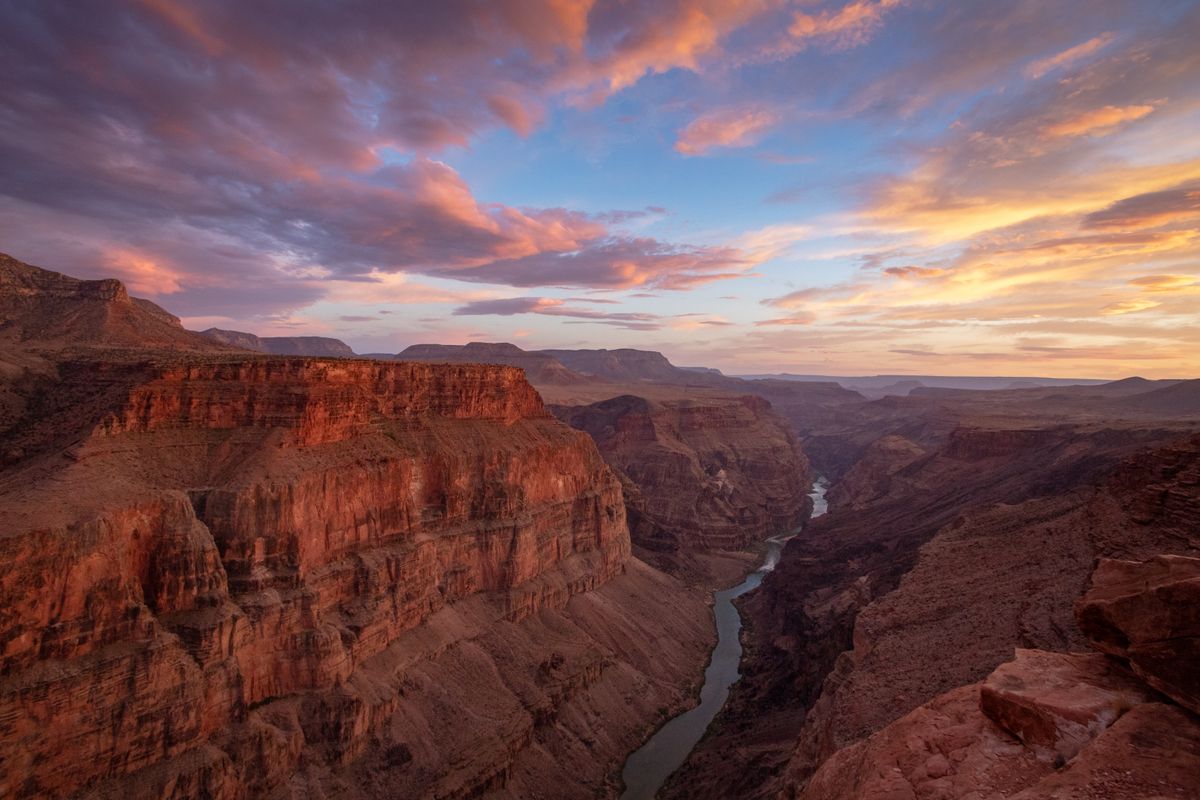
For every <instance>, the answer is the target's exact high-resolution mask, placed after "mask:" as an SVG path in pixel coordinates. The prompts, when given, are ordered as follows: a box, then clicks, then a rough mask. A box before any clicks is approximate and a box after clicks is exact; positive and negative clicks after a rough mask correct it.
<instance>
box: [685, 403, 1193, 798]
mask: <svg viewBox="0 0 1200 800" xmlns="http://www.w3.org/2000/svg"><path fill="white" fill-rule="evenodd" d="M889 400H896V399H895V398H889ZM879 402H885V401H879ZM960 413H961V412H960ZM1189 425H1190V423H1188V424H1187V425H1179V426H1173V425H1171V424H1167V423H1159V425H1156V426H1145V425H1142V424H1140V423H1138V424H1133V423H1129V424H1121V425H1111V426H1095V427H1090V426H1067V425H1062V424H1060V423H1058V422H1053V423H1051V424H1038V423H1037V422H1036V421H1035V420H1029V419H1024V418H1022V419H1015V420H1013V423H1012V424H1008V423H1005V424H1001V423H1000V422H999V421H992V422H991V423H990V424H988V425H982V424H973V425H969V426H968V425H960V426H959V427H957V428H956V429H954V430H951V431H949V432H947V433H946V434H945V435H942V436H940V440H939V437H938V436H933V435H929V434H928V433H924V434H920V435H917V436H916V438H920V439H922V442H923V443H922V444H921V445H919V446H920V447H921V449H922V450H925V451H926V454H925V455H921V456H919V457H917V458H916V459H915V460H910V459H912V456H913V452H912V450H911V448H909V447H907V446H906V447H900V448H896V447H892V446H891V445H888V446H887V447H886V451H890V452H893V453H895V455H896V457H897V458H899V459H900V460H901V461H903V462H905V465H904V466H900V467H899V468H898V469H896V470H892V469H890V468H887V469H877V468H875V467H869V466H867V465H864V468H863V469H862V470H859V469H858V468H857V467H855V468H852V469H851V470H849V471H847V472H846V473H845V474H846V475H847V477H848V478H851V480H850V482H849V483H848V485H847V486H846V487H845V490H844V491H843V492H842V493H841V494H840V496H839V495H837V494H835V493H831V496H838V500H839V503H840V505H838V504H835V505H834V506H832V508H831V512H830V513H829V514H827V515H826V516H824V517H821V518H820V519H817V520H815V521H814V522H813V524H812V525H810V526H809V527H808V529H806V531H805V534H804V535H802V536H801V537H798V538H797V539H794V540H793V541H792V542H791V543H789V545H788V548H787V550H786V552H785V555H784V558H783V559H782V561H781V563H780V564H779V566H778V568H777V569H776V570H775V572H774V573H773V574H772V575H770V576H769V577H768V578H767V579H766V580H765V581H764V583H763V587H762V590H761V591H760V592H758V593H756V594H753V595H750V596H748V597H747V598H746V600H745V602H744V608H745V611H746V614H747V622H748V629H749V631H748V632H749V635H748V637H747V642H746V644H747V656H746V659H745V661H744V665H743V678H742V680H741V682H740V683H739V684H738V685H737V686H736V687H735V689H734V692H733V694H732V696H731V700H730V703H729V705H728V706H727V707H726V711H725V712H724V713H723V715H722V716H721V717H719V718H718V720H717V721H716V723H715V724H714V727H713V728H712V729H711V730H710V734H709V736H708V737H707V738H706V740H705V741H704V742H702V743H701V745H700V746H699V747H698V748H697V750H696V751H695V753H694V754H693V756H692V758H691V759H690V761H689V763H688V764H687V765H685V767H684V769H683V770H682V771H681V772H680V773H678V774H677V776H676V777H675V778H674V779H673V780H672V782H671V784H669V785H668V791H667V795H666V796H668V797H683V796H688V797H728V796H739V797H770V796H774V794H775V793H776V792H778V791H780V790H781V789H782V788H784V787H793V788H799V787H803V786H804V785H806V782H807V781H808V779H809V778H810V777H811V775H812V774H813V772H814V770H816V769H817V768H818V767H819V766H820V765H821V764H822V763H824V762H825V761H826V760H827V759H829V758H830V757H831V756H833V754H834V753H837V752H838V751H840V750H842V749H844V748H846V747H848V746H850V745H852V744H854V743H855V742H859V741H861V740H863V739H864V738H866V737H868V736H870V735H871V734H873V733H874V732H876V731H879V730H881V729H882V728H884V727H885V726H887V725H888V724H890V723H892V722H894V721H895V720H897V719H898V718H899V717H901V716H903V715H904V714H906V713H909V712H911V711H913V710H914V709H917V708H918V707H919V706H921V705H922V704H923V703H926V702H929V701H931V700H933V699H934V698H936V697H937V696H938V695H939V694H941V693H943V692H948V691H951V690H954V689H955V688H956V687H961V686H964V685H969V684H972V683H976V682H978V681H981V680H983V679H984V678H985V677H986V676H987V675H988V674H989V673H990V672H991V671H992V670H994V669H995V668H996V667H997V666H998V665H999V664H1001V663H1003V662H1004V661H1006V660H1008V659H1011V657H1012V652H1013V648H1014V647H1021V648H1029V649H1033V648H1036V649H1042V650H1050V651H1068V650H1080V649H1083V648H1085V647H1086V645H1087V640H1086V638H1085V636H1084V634H1083V632H1081V630H1080V629H1079V627H1078V626H1077V625H1076V623H1075V620H1074V615H1073V607H1074V604H1075V601H1076V599H1077V598H1078V597H1079V596H1080V595H1081V593H1082V592H1083V591H1084V589H1085V587H1086V585H1087V583H1088V580H1089V576H1090V574H1091V570H1092V565H1093V563H1094V561H1095V559H1096V558H1097V557H1101V556H1103V557H1109V558H1113V557H1116V558H1124V559H1145V558H1149V557H1152V556H1154V555H1156V554H1158V553H1163V552H1173V553H1179V554H1186V555H1196V554H1198V553H1200V528H1197V527H1196V525H1195V519H1196V514H1197V511H1198V510H1200V492H1197V491H1196V485H1195V470H1196V469H1197V465H1198V464H1200V437H1197V436H1195V435H1191V436H1188V435H1184V434H1183V431H1186V430H1187V428H1188V426H1189ZM1160 426H1161V427H1160ZM901 427H904V428H905V429H906V430H908V431H912V432H913V433H914V434H919V432H920V431H921V429H920V428H919V427H915V426H913V425H911V424H909V423H907V422H903V421H902V426H901ZM905 438H906V439H908V437H905ZM908 441H912V439H908ZM868 449H869V448H868ZM881 452H882V451H880V450H878V449H876V450H875V451H873V453H874V454H876V455H878V454H880V453H881ZM876 455H873V454H872V452H868V453H867V458H868V459H873V458H875V457H876ZM868 463H869V462H868ZM871 475H874V476H875V479H876V481H878V482H877V483H876V482H873V481H872V480H859V478H864V479H865V478H867V477H869V476H871Z"/></svg>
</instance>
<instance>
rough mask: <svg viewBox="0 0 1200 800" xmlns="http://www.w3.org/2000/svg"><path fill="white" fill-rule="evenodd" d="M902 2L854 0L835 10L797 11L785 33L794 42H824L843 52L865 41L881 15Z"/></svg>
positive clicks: (880, 20) (899, 0)
mask: <svg viewBox="0 0 1200 800" xmlns="http://www.w3.org/2000/svg"><path fill="white" fill-rule="evenodd" d="M902 2H903V0H876V1H875V2H871V0H855V2H852V3H847V4H846V5H844V6H842V7H841V8H840V9H838V10H837V11H826V12H823V13H820V14H815V15H814V14H805V13H804V12H803V11H797V12H796V14H795V16H793V17H792V24H791V25H789V26H788V34H789V35H791V37H792V39H794V40H795V41H796V42H798V43H804V42H806V41H808V40H811V39H825V40H827V41H830V42H831V43H832V44H833V46H834V47H836V48H839V49H846V48H850V47H857V46H858V45H860V44H863V43H865V42H866V41H868V40H869V39H870V38H871V36H873V35H874V33H875V31H876V30H877V29H878V28H879V26H880V25H881V24H882V23H883V15H884V13H885V12H886V11H888V10H889V9H892V8H895V7H896V6H898V5H900V4H901V3H902Z"/></svg>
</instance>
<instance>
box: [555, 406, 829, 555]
mask: <svg viewBox="0 0 1200 800" xmlns="http://www.w3.org/2000/svg"><path fill="white" fill-rule="evenodd" d="M553 410H554V413H555V414H557V415H558V417H559V418H560V419H562V420H563V421H564V422H567V423H568V424H570V425H571V426H572V427H574V428H577V429H579V430H582V431H585V432H587V433H588V434H589V435H590V436H591V437H592V438H593V439H594V440H595V441H596V444H597V446H598V447H599V448H600V452H601V454H602V455H603V456H604V458H605V460H606V461H607V462H608V463H609V465H610V466H612V467H613V469H614V470H615V471H616V472H617V474H618V475H619V476H620V477H621V480H622V483H623V485H624V489H625V502H626V507H627V515H628V517H629V529H630V534H631V536H632V537H633V542H634V544H635V545H636V546H637V547H638V548H639V553H644V554H645V556H646V558H648V559H654V560H656V563H664V564H669V563H671V562H672V561H673V560H674V561H676V562H677V561H678V558H679V557H681V556H683V557H686V556H687V555H688V554H694V553H703V552H707V551H711V550H739V549H742V548H745V547H748V546H750V545H751V544H753V543H755V542H759V541H761V540H763V539H765V538H767V537H768V536H771V535H773V534H776V533H780V532H782V531H788V530H791V529H793V528H795V526H796V525H797V524H799V523H800V522H801V521H802V520H803V519H805V518H806V516H807V514H808V513H809V511H810V508H809V505H808V504H809V501H808V498H807V496H806V495H807V491H808V488H809V486H810V485H811V483H812V474H811V471H810V469H809V466H808V461H807V460H806V459H805V457H804V454H803V452H802V451H801V450H800V446H799V444H798V443H797V441H796V438H795V437H794V436H793V435H792V433H791V431H790V430H789V429H788V427H787V424H786V423H785V422H784V421H783V420H782V419H780V418H779V417H778V416H776V415H775V414H774V413H773V412H772V410H771V407H770V404H769V403H767V402H766V401H765V400H763V399H761V398H759V397H755V396H752V395H746V396H742V397H698V398H695V399H681V398H675V399H656V400H650V399H647V398H644V397H635V396H632V395H624V396H621V397H614V398H611V399H609V400H604V401H601V402H599V403H593V404H591V405H587V406H554V407H553Z"/></svg>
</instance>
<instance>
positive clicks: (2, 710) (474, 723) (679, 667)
mask: <svg viewBox="0 0 1200 800" xmlns="http://www.w3.org/2000/svg"><path fill="white" fill-rule="evenodd" d="M47 380H49V378H48V379H47ZM53 380H54V381H55V382H54V383H53V384H50V385H48V386H47V388H49V389H50V391H43V392H39V393H38V394H37V397H36V398H33V399H31V400H30V402H28V403H27V404H26V405H25V406H24V411H23V414H22V416H20V417H19V418H18V419H17V420H16V422H15V423H14V424H13V425H12V426H10V427H9V428H8V431H9V433H10V434H11V435H12V438H13V439H14V440H16V441H18V442H19V446H17V447H16V448H15V450H14V455H13V457H12V463H11V464H10V465H9V467H8V468H7V469H5V470H4V471H3V472H0V509H2V511H3V513H2V514H0V518H2V519H3V520H4V528H3V530H2V531H0V674H2V675H3V678H0V784H2V785H0V794H3V795H5V796H12V797H38V796H46V795H53V796H69V795H73V794H81V793H82V794H85V795H88V796H97V797H118V796H120V797H130V796H138V797H141V796H171V797H227V798H236V797H248V796H266V795H271V796H321V795H326V796H351V797H354V796H361V797H375V796H378V797H392V796H411V797H439V798H448V797H465V796H474V795H479V794H486V795H488V796H495V797H535V796H538V792H546V791H550V792H552V793H551V794H550V795H548V796H578V797H591V796H594V795H595V794H596V793H598V792H601V793H602V792H605V791H610V790H611V789H612V786H613V780H614V772H615V770H616V769H617V768H619V765H620V759H621V758H622V757H623V755H624V753H625V752H627V751H628V750H631V749H632V748H633V747H634V746H636V744H637V742H638V741H639V740H640V739H641V737H643V736H644V735H645V734H646V733H647V732H648V730H649V729H650V728H651V727H652V726H653V725H654V724H655V723H656V722H657V721H658V720H659V719H661V718H662V717H663V716H664V715H665V714H667V713H669V712H671V711H673V710H675V709H677V708H679V707H680V706H681V705H683V704H685V703H686V702H688V694H689V690H690V687H691V685H692V683H693V681H695V680H696V679H698V677H699V672H700V670H701V668H702V665H703V660H704V655H705V653H706V648H707V645H708V643H709V642H710V641H711V636H712V632H711V623H710V621H709V620H708V611H707V608H706V606H705V605H704V602H703V598H702V597H701V596H699V595H697V594H693V593H691V592H689V591H687V590H685V589H682V588H681V587H680V585H679V584H678V583H677V582H675V581H673V580H671V579H668V578H666V577H665V576H663V575H662V574H661V573H658V572H656V571H654V570H652V569H650V568H649V567H647V566H645V565H643V564H641V563H640V562H637V561H636V560H631V558H630V542H629V537H628V532H627V528H626V525H625V514H624V504H623V502H622V497H621V493H620V485H619V483H618V481H617V480H616V478H615V477H614V476H613V474H612V472H611V471H610V470H609V468H608V467H607V466H606V465H605V464H604V462H603V460H602V459H601V457H600V455H599V454H598V453H597V451H596V449H595V447H594V445H593V444H592V442H591V441H590V440H589V439H588V437H587V436H585V435H584V434H582V433H579V432H576V431H572V430H571V429H569V428H568V427H566V426H564V425H562V424H561V423H559V422H558V421H557V420H555V419H554V418H553V417H552V416H551V415H550V414H548V413H547V412H546V411H545V409H544V408H543V406H542V404H541V400H540V398H539V397H538V396H537V394H536V392H534V391H533V389H532V388H531V387H530V386H529V385H528V383H527V382H526V381H525V380H524V378H523V376H522V375H521V374H520V372H519V371H518V370H515V369H512V368H508V367H494V366H476V365H456V366H435V365H428V364H412V363H400V362H372V361H354V360H318V359H271V358H263V357H258V358H256V357H232V356H225V357H204V356H194V357H191V358H187V359H180V358H179V357H176V356H170V357H162V356H157V355H153V356H152V355H147V357H146V358H144V359H140V360H139V359H132V360H126V361H120V362H95V361H88V360H86V359H77V360H74V361H63V362H61V363H59V364H58V365H57V366H56V369H55V375H54V378H53ZM546 787H553V789H552V790H551V789H547V788H546Z"/></svg>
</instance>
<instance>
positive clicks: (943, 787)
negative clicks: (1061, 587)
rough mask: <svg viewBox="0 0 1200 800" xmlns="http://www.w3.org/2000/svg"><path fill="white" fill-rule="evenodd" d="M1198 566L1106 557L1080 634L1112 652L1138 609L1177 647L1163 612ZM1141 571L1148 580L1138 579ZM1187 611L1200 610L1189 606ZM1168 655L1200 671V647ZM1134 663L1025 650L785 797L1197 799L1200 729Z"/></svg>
mask: <svg viewBox="0 0 1200 800" xmlns="http://www.w3.org/2000/svg"><path fill="white" fill-rule="evenodd" d="M1197 569H1200V559H1193V558H1180V557H1174V556H1168V557H1158V558H1155V559H1152V560H1151V561H1149V562H1112V561H1105V562H1101V565H1100V567H1099V569H1097V571H1096V575H1095V585H1094V588H1093V589H1092V590H1091V591H1090V592H1089V593H1088V595H1087V596H1086V597H1085V598H1083V599H1082V600H1081V601H1080V604H1079V607H1078V616H1079V623H1080V626H1081V627H1082V628H1083V629H1084V630H1088V631H1091V633H1090V634H1089V635H1090V641H1091V643H1092V644H1093V645H1095V646H1096V647H1098V648H1099V649H1100V650H1102V651H1106V652H1107V651H1111V650H1112V649H1113V648H1114V631H1115V630H1116V628H1114V626H1113V617H1123V618H1124V619H1125V620H1126V621H1129V617H1128V614H1129V613H1130V612H1131V611H1132V609H1134V608H1138V611H1136V612H1133V613H1134V614H1135V615H1136V617H1137V619H1138V627H1139V629H1140V630H1141V632H1142V635H1143V637H1144V638H1147V639H1153V640H1155V641H1159V642H1162V641H1167V640H1170V639H1171V638H1172V634H1173V633H1175V632H1177V631H1178V630H1179V628H1178V623H1179V619H1178V617H1177V616H1176V617H1175V618H1174V619H1173V618H1172V612H1171V610H1169V609H1165V608H1163V607H1161V605H1160V603H1161V602H1162V600H1163V592H1164V587H1166V586H1171V585H1177V584H1182V585H1184V586H1186V584H1187V582H1188V581H1189V580H1190V579H1191V578H1192V576H1194V575H1195V570H1197ZM1139 573H1140V575H1141V577H1142V580H1140V581H1139V580H1137V579H1136V578H1134V577H1133V576H1134V575H1135V574H1139ZM1184 591H1186V589H1185V590H1184ZM1168 593H1169V590H1168ZM1114 605H1115V607H1118V608H1119V607H1123V611H1118V610H1114ZM1187 609H1194V604H1191V605H1187V606H1184V607H1183V608H1182V609H1179V610H1178V611H1180V612H1181V613H1183V614H1184V615H1186V614H1187V613H1189V611H1188V610H1187ZM1155 611H1157V612H1159V613H1157V614H1156V613H1155ZM1102 617H1104V618H1106V619H1105V621H1104V622H1103V623H1101V622H1099V620H1100V619H1101V618H1102ZM1097 626H1098V627H1097ZM1158 655H1159V658H1158V659H1157V661H1156V665H1157V666H1158V667H1159V668H1160V669H1162V670H1164V671H1166V672H1167V673H1170V674H1174V675H1185V674H1194V667H1195V654H1194V653H1191V652H1188V651H1187V650H1186V649H1183V650H1176V651H1172V652H1171V653H1166V652H1160V653H1159V654H1158ZM1129 663H1130V662H1129V661H1127V660H1126V659H1122V658H1117V657H1114V656H1111V655H1102V654H1100V653H1072V654H1065V653H1051V652H1045V651H1040V650H1021V649H1018V650H1017V651H1016V654H1015V657H1014V658H1013V660H1012V661H1009V662H1006V663H1004V664H1001V665H1000V666H999V667H997V668H996V670H995V671H994V672H992V673H991V675H989V676H988V677H987V678H986V679H985V680H984V681H982V682H980V683H976V684H972V685H969V686H964V687H961V688H958V689H954V690H951V691H950V692H947V693H945V694H943V695H940V696H938V697H936V698H934V699H932V700H930V701H928V702H926V703H924V704H922V705H921V706H919V707H918V708H916V709H914V710H913V711H911V712H909V713H908V714H906V715H905V716H903V717H901V718H900V719H898V720H896V721H894V722H891V723H889V724H888V725H886V726H884V727H883V728H882V729H880V730H878V731H877V732H875V733H872V734H871V735H870V736H867V737H866V738H864V739H860V740H859V741H857V742H854V743H852V744H849V745H847V746H846V747H844V748H842V749H840V750H838V751H837V752H836V753H833V754H832V755H830V757H829V758H827V759H826V760H825V761H824V762H823V763H822V764H821V766H820V768H819V769H818V770H817V771H816V773H815V774H814V775H813V776H812V777H811V779H809V780H807V781H804V782H796V781H795V780H793V779H792V778H794V776H787V777H786V778H785V780H784V781H783V782H782V784H781V787H780V792H779V796H780V797H792V798H801V800H838V799H840V798H844V799H845V800H850V798H880V799H882V798H912V800H926V799H927V798H928V799H930V800H934V799H937V800H940V799H941V798H962V797H1015V798H1020V800H1049V799H1050V798H1083V797H1097V798H1098V797H1103V798H1106V800H1134V798H1138V799H1141V798H1144V799H1145V800H1151V799H1152V798H1153V799H1154V800H1188V798H1192V797H1195V796H1196V793H1197V792H1198V791H1200V721H1198V720H1197V718H1196V717H1195V716H1194V715H1192V714H1189V713H1187V712H1186V711H1184V710H1183V709H1181V708H1180V707H1179V706H1177V705H1175V704H1173V703H1172V702H1171V699H1170V698H1164V697H1163V696H1162V695H1160V694H1158V693H1157V692H1155V691H1154V689H1153V688H1152V687H1151V685H1149V684H1147V683H1143V682H1142V681H1141V680H1140V678H1139V677H1138V676H1137V675H1135V673H1134V672H1131V671H1129V669H1128V668H1127V665H1128V664H1129ZM1185 699H1187V698H1186V697H1185Z"/></svg>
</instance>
